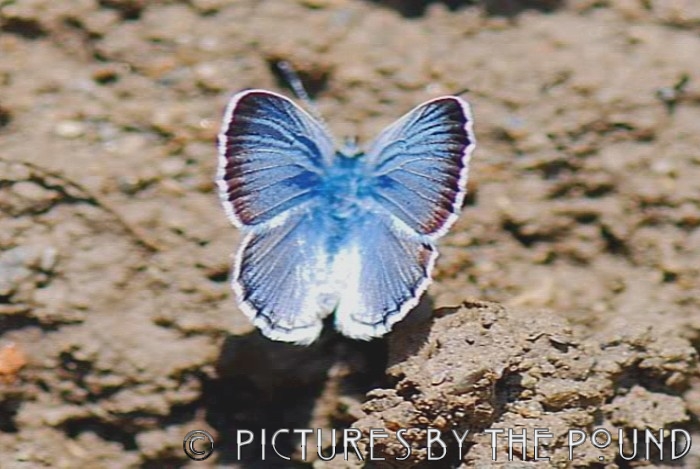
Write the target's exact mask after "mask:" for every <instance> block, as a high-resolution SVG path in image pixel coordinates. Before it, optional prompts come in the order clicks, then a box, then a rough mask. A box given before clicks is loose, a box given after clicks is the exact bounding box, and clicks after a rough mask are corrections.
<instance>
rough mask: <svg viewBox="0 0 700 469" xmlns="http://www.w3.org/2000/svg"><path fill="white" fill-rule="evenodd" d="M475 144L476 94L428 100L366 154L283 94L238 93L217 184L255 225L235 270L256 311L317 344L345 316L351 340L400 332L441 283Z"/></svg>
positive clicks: (246, 304)
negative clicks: (443, 239)
mask: <svg viewBox="0 0 700 469" xmlns="http://www.w3.org/2000/svg"><path fill="white" fill-rule="evenodd" d="M473 146H474V138H473V135H472V132H471V116H470V114H469V108H468V105H467V104H466V103H465V102H464V101H462V100H461V99H459V98H456V97H444V98H438V99H436V100H432V101H429V102H427V103H425V104H423V105H422V106H419V107H418V108H416V109H415V110H414V111H412V112H410V113H409V114H407V115H406V116H404V117H403V118H402V119H400V120H399V121H397V122H396V123H395V124H394V125H392V126H390V127H389V128H387V129H386V130H385V131H384V132H382V134H381V135H380V136H379V137H378V138H377V139H376V140H375V142H374V144H372V145H371V146H370V147H369V148H368V150H367V151H365V152H361V151H360V150H359V149H358V148H357V146H356V145H354V142H349V143H347V144H346V145H345V146H344V147H342V148H339V149H338V148H336V145H335V144H334V143H333V140H332V138H331V137H330V135H329V134H328V133H327V131H326V130H325V128H324V127H323V126H322V124H321V123H319V122H318V121H317V120H315V119H314V118H313V117H312V116H310V115H309V114H307V113H306V112H305V111H303V110H302V109H301V108H299V107H298V106H296V105H295V104H294V103H293V102H292V101H290V100H288V99H287V98H285V97H283V96H281V95H277V94H275V93H271V92H268V91H264V90H249V91H244V92H241V93H239V94H237V95H235V96H234V97H233V98H232V100H231V102H230V103H229V106H228V108H227V111H226V116H225V119H224V125H223V126H222V130H221V133H220V135H219V153H220V159H219V171H218V177H217V184H218V186H219V193H220V196H221V199H222V202H223V204H224V208H225V209H226V211H227V213H228V215H229V217H230V218H231V220H232V222H233V223H234V224H235V225H236V226H238V227H239V228H241V229H242V231H243V232H244V233H245V237H244V240H243V242H242V244H241V247H240V248H239V251H238V254H237V256H236V260H235V263H234V268H233V289H234V291H235V292H236V295H237V298H238V300H239V305H240V306H241V309H242V310H243V312H244V313H246V315H248V316H249V317H250V318H251V319H252V320H253V322H254V323H255V324H256V325H257V326H258V327H259V328H260V329H261V331H262V332H263V333H264V334H265V335H267V336H268V337H271V338H273V339H276V340H283V341H289V342H297V343H309V342H311V341H313V340H314V339H315V338H316V337H317V336H318V334H319V333H320V331H321V328H322V322H321V319H322V318H323V317H325V316H327V315H328V314H331V313H335V318H336V327H337V328H338V329H339V330H340V331H341V332H342V333H344V334H345V335H348V336H350V337H355V338H361V339H369V338H372V337H377V336H381V335H383V334H384V333H386V332H387V331H388V330H390V329H391V327H392V325H393V324H394V323H395V322H397V321H399V320H401V319H402V318H403V317H404V316H405V315H406V314H407V313H408V311H409V310H410V309H411V308H412V307H413V306H415V304H417V302H418V299H419V297H420V296H421V294H422V293H423V292H424V290H425V288H426V287H427V285H428V283H429V282H430V272H431V270H432V268H433V265H434V263H435V259H436V257H437V249H436V246H435V241H436V239H437V238H439V237H440V236H442V235H443V234H444V233H445V232H446V230H447V228H448V227H449V225H451V224H452V223H453V222H454V220H455V218H456V212H457V211H458V210H459V208H460V207H461V203H462V199H463V197H464V193H465V185H466V174H467V164H468V159H469V155H470V153H471V150H472V148H473Z"/></svg>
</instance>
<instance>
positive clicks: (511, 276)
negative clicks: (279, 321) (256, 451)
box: [0, 0, 700, 468]
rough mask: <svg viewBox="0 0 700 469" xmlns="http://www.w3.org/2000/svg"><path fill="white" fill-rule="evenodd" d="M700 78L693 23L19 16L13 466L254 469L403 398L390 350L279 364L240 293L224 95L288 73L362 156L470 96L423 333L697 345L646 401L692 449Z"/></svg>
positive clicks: (537, 14) (8, 460) (680, 0)
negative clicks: (192, 436) (535, 314)
mask: <svg viewBox="0 0 700 469" xmlns="http://www.w3.org/2000/svg"><path fill="white" fill-rule="evenodd" d="M698 57H700V2H698V1H697V0H602V1H601V0H566V1H565V0H559V1H557V0H529V1H526V0H482V1H477V0H473V1H459V0H449V1H448V0H446V1H437V0H434V1H429V0H405V1H402V0H385V1H363V0H287V1H281V0H237V1H224V0H153V1H146V0H68V1H60V2H57V1H52V0H0V467H77V466H78V465H85V466H88V467H143V468H147V467H181V466H185V465H187V464H189V465H190V466H188V467H195V466H197V467H206V466H207V465H209V466H212V465H217V464H218V465H223V466H231V467H237V466H239V465H241V464H242V465H243V466H248V465H253V464H254V460H255V455H250V456H249V459H248V460H247V462H244V463H238V462H237V461H235V458H234V455H235V454H234V453H235V451H234V450H235V448H234V445H233V442H231V440H230V439H229V440H226V438H227V435H230V434H231V432H232V431H233V429H235V428H253V429H255V428H282V427H285V426H286V427H294V428H307V427H314V426H327V427H328V426H334V427H336V428H342V427H343V426H348V425H351V424H352V423H353V422H354V421H355V420H356V419H357V418H358V414H357V413H356V412H355V411H354V410H353V409H355V408H357V406H358V405H360V403H361V402H362V401H363V400H364V395H365V393H366V392H368V391H370V390H372V389H374V388H376V387H379V386H386V385H387V381H386V380H387V378H386V377H385V375H384V368H385V365H386V360H387V344H386V341H384V340H378V341H374V342H371V343H356V342H352V341H347V340H344V339H342V338H339V337H337V336H335V335H334V334H332V333H330V332H329V334H325V335H324V336H323V337H322V339H321V340H320V341H319V342H318V343H317V344H315V345H314V346H312V347H310V348H297V347H292V346H287V345H284V344H275V343H271V342H269V341H267V340H266V339H262V338H260V337H259V336H258V335H257V333H256V332H255V331H253V330H252V328H251V326H250V325H249V323H248V321H247V320H246V319H245V318H244V317H243V316H242V314H241V313H240V311H239V310H238V309H237V306H236V303H235V299H234V298H233V294H232V292H231V291H230V288H229V283H228V272H229V268H230V263H231V254H232V253H233V252H234V251H235V248H236V246H237V242H238V240H239V234H238V233H237V232H236V230H235V229H234V228H233V227H231V226H230V225H229V222H228V220H227V219H226V217H225V215H224V212H223V210H222V208H221V206H220V204H219V201H218V198H217V195H216V193H215V191H214V184H213V178H214V173H215V167H216V149H215V144H214V141H215V136H216V133H217V131H218V128H219V125H220V118H221V116H222V112H223V109H224V107H225V104H226V102H227V99H228V98H229V97H230V95H231V94H232V93H234V92H236V91H239V90H241V89H243V88H248V87H259V88H266V89H269V90H273V91H277V92H282V93H285V94H287V95H291V92H289V91H288V90H287V89H286V88H285V84H284V82H283V81H282V80H281V79H280V78H279V77H278V75H277V74H276V73H275V70H274V65H275V63H277V62H278V61H279V60H287V61H289V62H290V63H291V64H292V65H293V66H294V67H295V68H296V69H297V71H298V72H299V74H300V75H301V77H302V79H303V81H304V83H305V84H306V86H307V87H308V89H309V91H310V93H311V94H312V95H313V96H314V98H315V100H316V101H317V103H318V106H319V107H320V109H321V112H322V113H323V115H324V116H325V117H326V120H327V121H328V123H329V125H330V127H331V128H332V129H333V131H334V133H335V134H336V136H338V137H339V138H342V137H343V136H358V137H359V139H360V142H367V141H368V140H370V139H371V138H372V137H373V136H375V135H376V134H377V133H378V132H379V131H380V130H381V129H382V128H383V127H384V126H385V125H387V124H389V123H391V122H392V121H393V120H395V119H396V118H398V117H399V116H401V115H402V114H403V113H405V112H407V111H408V110H410V109H411V108H412V107H413V106H415V105H417V104H419V103H421V102H423V101H425V100H427V99H430V98H433V97H436V96H439V95H444V94H450V93H457V92H462V91H464V93H463V94H462V96H463V97H464V98H465V99H467V100H468V101H469V102H470V103H471V104H472V106H473V111H474V116H475V131H476V134H477V139H478V145H477V149H476V151H475V153H474V155H473V160H472V161H473V162H472V165H471V172H470V183H469V190H470V194H469V196H468V198H467V201H466V204H465V208H464V210H463V213H462V216H461V217H460V219H459V221H458V222H457V224H456V225H455V226H454V227H453V228H452V230H451V232H450V234H449V235H448V236H446V237H445V238H443V239H442V241H441V243H440V245H441V251H440V252H441V256H440V258H439V260H438V263H437V267H436V272H435V283H434V284H433V285H432V286H431V287H430V289H429V298H428V306H427V309H428V314H429V310H430V308H431V307H436V308H441V307H447V306H454V305H459V304H460V303H461V302H463V301H464V300H465V299H467V298H478V299H483V300H490V301H498V302H502V303H504V304H505V305H507V306H508V307H510V308H520V309H525V310H533V311H534V310H537V311H547V313H541V314H548V315H551V317H552V318H556V321H559V320H561V321H568V323H569V324H570V326H571V327H572V328H574V329H575V330H576V331H577V332H576V333H577V334H578V335H579V336H580V337H582V338H585V339H590V340H592V341H596V340H598V339H597V337H601V336H606V337H610V334H613V332H611V331H624V330H629V329H632V328H634V330H637V331H643V332H640V334H651V335H653V337H654V338H655V339H654V340H658V341H659V343H661V344H665V343H668V344H675V345H674V346H678V344H680V346H682V347H686V348H687V349H689V350H691V352H688V353H689V355H688V356H690V357H691V359H690V362H689V363H691V366H690V368H683V370H682V373H683V376H682V377H681V378H679V381H677V382H675V384H673V386H671V388H668V389H667V388H663V389H661V391H659V389H660V388H659V386H656V387H654V386H653V385H650V386H649V389H653V390H656V391H659V392H662V393H666V394H669V395H671V396H673V397H674V399H676V400H674V401H673V402H674V403H675V404H674V405H675V406H676V407H677V409H678V410H679V415H680V417H677V418H676V420H673V419H671V420H668V421H666V422H667V423H668V424H674V423H678V424H681V423H682V424H683V425H685V426H686V428H690V429H691V430H692V431H693V432H697V430H698V426H697V416H698V415H700V404H699V402H700V381H698V379H697V376H696V375H697V365H696V364H695V361H694V360H695V358H694V357H695V353H696V352H695V351H694V349H697V347H698V346H700V281H698V276H699V274H700V228H699V227H700V132H699V130H700V127H699V123H700V61H699V60H698ZM465 90H466V91H465ZM553 320H555V319H553ZM615 333H617V332H615ZM613 335H614V334H613ZM669 360H671V361H672V358H671V359H669ZM661 387H663V386H661ZM649 424H650V425H653V424H654V421H653V420H652V421H650V422H649ZM657 426H658V425H657ZM198 428H199V429H205V430H208V431H210V432H212V433H213V434H214V435H216V437H217V439H218V441H219V442H222V441H223V444H221V445H218V446H217V452H216V453H215V454H214V456H213V457H212V458H210V459H209V460H208V461H207V462H206V463H193V462H190V461H189V459H187V457H186V456H185V454H184V453H183V452H182V438H183V436H184V434H185V433H187V432H188V431H189V430H194V429H198ZM694 434H696V435H697V433H694ZM287 444H288V446H289V447H290V448H291V447H292V446H293V442H291V441H289V442H287ZM288 464H289V465H292V463H288ZM294 464H296V465H297V466H298V467H310V465H309V464H301V463H299V464H297V463H294ZM263 467H268V466H263ZM282 467H286V466H284V465H283V466H282ZM440 467H442V466H440ZM591 467H593V466H591Z"/></svg>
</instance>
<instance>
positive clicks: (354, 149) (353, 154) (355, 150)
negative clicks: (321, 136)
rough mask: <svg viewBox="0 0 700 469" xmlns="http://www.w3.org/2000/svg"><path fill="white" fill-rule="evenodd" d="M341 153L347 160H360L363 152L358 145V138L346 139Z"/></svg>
mask: <svg viewBox="0 0 700 469" xmlns="http://www.w3.org/2000/svg"><path fill="white" fill-rule="evenodd" d="M340 153H341V154H342V155H343V156H345V157H346V158H358V157H360V156H362V154H363V152H362V150H360V147H359V146H358V144H357V137H345V140H344V141H343V147H342V148H341V149H340Z"/></svg>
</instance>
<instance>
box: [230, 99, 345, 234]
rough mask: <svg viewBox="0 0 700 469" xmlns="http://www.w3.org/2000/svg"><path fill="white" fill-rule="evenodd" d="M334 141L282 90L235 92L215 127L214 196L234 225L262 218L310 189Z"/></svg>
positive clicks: (292, 204)
mask: <svg viewBox="0 0 700 469" xmlns="http://www.w3.org/2000/svg"><path fill="white" fill-rule="evenodd" d="M334 154H335V146H334V144H333V141H332V139H331V137H330V136H329V135H328V133H327V132H326V130H325V129H324V128H323V126H322V125H321V124H320V123H319V122H318V121H317V120H316V119H314V118H313V117H312V116H311V115H309V114H308V113H307V112H306V111H304V110H303V109H302V108H300V107H299V106H297V105H296V104H294V102H293V101H291V100H290V99H288V98H285V97H284V96H282V95H279V94H276V93H272V92H270V91H265V90H246V91H242V92H240V93H238V94H236V95H235V96H234V97H233V98H231V101H230V102H229V104H228V107H227V108H226V115H225V117H224V122H223V126H222V128H221V132H220V133H219V169H218V173H217V178H216V182H217V185H218V187H219V196H220V198H221V202H222V203H223V205H224V208H225V209H226V213H227V214H228V216H229V218H230V219H231V221H232V223H233V224H234V225H236V226H238V227H251V226H257V225H260V224H264V223H266V222H269V221H270V220H272V219H274V218H275V217H277V216H279V215H281V214H284V213H285V212H286V211H288V210H290V209H294V208H297V207H299V206H301V205H303V204H305V203H307V202H308V201H309V200H310V199H312V198H313V197H314V196H315V195H316V192H315V189H317V188H318V186H319V185H320V182H321V180H322V179H323V177H324V174H325V171H326V168H327V167H328V166H329V165H330V164H331V159H332V158H333V155H334Z"/></svg>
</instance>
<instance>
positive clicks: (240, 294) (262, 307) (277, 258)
mask: <svg viewBox="0 0 700 469" xmlns="http://www.w3.org/2000/svg"><path fill="white" fill-rule="evenodd" d="M324 241H325V234H324V232H323V230H319V226H318V223H316V222H315V220H314V217H313V213H310V212H309V213H299V212H297V213H292V214H290V215H289V216H288V217H287V218H286V219H285V221H284V223H280V224H275V225H272V226H270V227H269V228H267V229H264V230H253V231H251V232H250V233H249V234H248V235H247V236H246V237H245V239H244V240H243V242H242V244H241V246H240V248H239V250H238V254H237V255H236V261H235V263H234V269H233V289H234V291H235V292H236V297H237V298H238V301H239V305H240V307H241V309H242V310H243V312H244V313H245V314H246V316H248V317H249V318H250V319H251V320H252V321H253V323H254V324H255V325H256V326H257V327H258V328H259V329H260V331H261V332H262V333H263V334H264V335H265V336H267V337H269V338H271V339H273V340H281V341H284V342H295V343H298V344H309V343H311V342H313V341H314V340H315V339H316V337H318V335H319V334H320V333H321V329H322V327H323V323H322V319H323V318H324V317H325V316H327V315H328V314H330V313H331V312H332V311H333V308H334V307H335V302H333V300H332V299H333V295H332V293H333V292H332V291H328V290H327V285H328V278H329V275H330V274H329V256H328V253H327V252H326V249H325V242H324Z"/></svg>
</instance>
